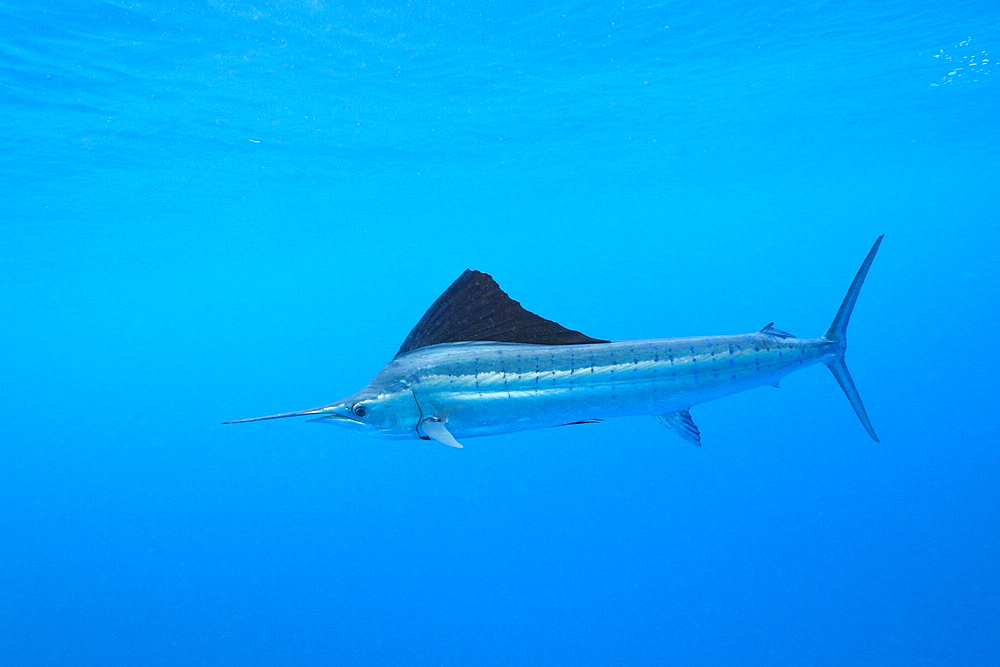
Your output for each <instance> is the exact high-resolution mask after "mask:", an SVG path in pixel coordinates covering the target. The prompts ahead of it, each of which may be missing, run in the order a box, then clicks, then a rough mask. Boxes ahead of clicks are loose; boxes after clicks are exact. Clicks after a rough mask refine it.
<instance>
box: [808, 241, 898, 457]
mask: <svg viewBox="0 0 1000 667" xmlns="http://www.w3.org/2000/svg"><path fill="white" fill-rule="evenodd" d="M884 236H885V234H882V235H881V236H879V237H878V238H877V239H875V243H874V244H873V245H872V248H871V250H869V251H868V255H867V256H866V257H865V261H863V262H862V263H861V268H859V269H858V273H857V274H856V275H855V276H854V280H853V282H851V286H850V287H849V288H848V290H847V294H846V295H845V296H844V301H843V302H842V303H841V304H840V308H839V309H838V310H837V314H836V315H835V316H834V318H833V322H832V323H831V324H830V328H829V329H827V331H826V333H825V334H824V335H823V338H824V340H827V341H830V342H831V343H835V344H836V347H835V352H834V356H833V357H831V358H830V359H829V360H827V361H826V362H825V363H826V366H827V368H829V369H830V372H831V373H833V377H834V379H836V380H837V384H839V385H840V388H841V389H842V390H843V391H844V395H845V396H847V400H848V401H850V403H851V407H852V408H854V413H855V414H856V415H857V416H858V419H859V420H861V424H862V426H864V427H865V430H866V431H867V432H868V435H870V436H871V438H872V440H874V441H875V442H878V441H879V439H878V436H877V435H876V434H875V429H874V428H873V427H872V423H871V420H870V419H869V418H868V412H867V411H866V410H865V405H864V403H862V402H861V394H859V393H858V388H857V387H856V386H855V384H854V379H853V378H852V377H851V373H850V371H848V370H847V362H846V360H845V359H844V355H845V354H846V352H847V325H848V324H849V323H850V321H851V313H853V312H854V305H855V304H856V303H857V301H858V295H860V294H861V287H862V285H864V283H865V278H866V277H867V276H868V269H870V268H871V265H872V262H874V261H875V254H876V253H877V252H878V248H879V246H880V245H881V244H882V238H883V237H884Z"/></svg>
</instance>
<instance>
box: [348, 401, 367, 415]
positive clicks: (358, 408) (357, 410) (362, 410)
mask: <svg viewBox="0 0 1000 667" xmlns="http://www.w3.org/2000/svg"><path fill="white" fill-rule="evenodd" d="M351 412H353V413H354V415H355V416H356V417H364V416H365V415H367V414H368V408H366V407H365V406H364V405H362V404H361V403H358V404H357V405H355V406H354V408H352V409H351Z"/></svg>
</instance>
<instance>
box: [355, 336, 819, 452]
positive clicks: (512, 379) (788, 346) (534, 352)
mask: <svg viewBox="0 0 1000 667" xmlns="http://www.w3.org/2000/svg"><path fill="white" fill-rule="evenodd" d="M833 347H834V344H832V343H830V342H829V341H824V340H822V339H813V340H805V339H800V338H794V337H780V336H776V335H774V334H769V333H752V334H744V335H737V336H699V337H694V338H661V339H653V340H634V341H624V342H617V343H604V344H590V345H558V346H553V345H525V344H516V343H452V344H447V345H438V346H433V347H429V348H423V349H420V350H416V351H414V352H411V353H409V354H407V355H404V356H403V357H401V358H398V359H396V360H394V361H393V362H390V364H389V365H388V366H386V368H385V369H384V370H383V371H382V372H381V373H379V375H378V376H376V378H375V380H374V381H373V382H372V384H371V385H369V387H370V390H374V391H378V388H379V387H380V386H384V385H385V384H388V385H390V386H391V385H392V384H395V383H396V382H397V379H402V380H403V382H402V383H401V384H402V386H406V387H407V388H408V389H409V391H411V392H412V393H413V397H414V400H415V402H416V403H417V404H418V405H419V406H420V408H421V411H422V412H424V413H427V414H433V415H438V416H441V417H443V418H445V419H446V420H447V423H448V430H449V431H451V432H452V433H453V434H454V435H455V437H457V438H462V437H468V436H478V435H493V434H497V433H508V432H511V431H521V430H526V429H535V428H546V427H551V426H561V425H565V424H572V423H577V422H584V423H586V422H590V421H592V420H598V419H608V418H614V417H635V416H641V415H654V416H655V415H663V414H667V413H671V412H674V411H676V410H681V409H684V408H690V407H691V406H693V405H697V404H699V403H705V402H706V401H711V400H715V399H717V398H722V397H723V396H728V395H730V394H733V393H736V392H740V391H744V390H746V389H752V388H754V387H760V386H765V385H774V384H776V383H777V382H778V381H779V380H780V379H781V378H782V377H784V376H786V375H788V374H789V373H791V372H792V371H795V370H797V369H800V368H804V367H806V366H811V365H813V364H815V363H818V362H820V361H821V360H823V359H824V358H825V357H829V356H830V355H831V354H833V351H832V349H831V348H833Z"/></svg>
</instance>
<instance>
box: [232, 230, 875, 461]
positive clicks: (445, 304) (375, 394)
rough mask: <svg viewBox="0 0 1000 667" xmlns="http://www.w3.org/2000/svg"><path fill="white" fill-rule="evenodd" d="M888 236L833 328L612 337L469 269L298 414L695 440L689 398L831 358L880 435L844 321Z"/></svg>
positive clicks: (393, 429)
mask: <svg viewBox="0 0 1000 667" xmlns="http://www.w3.org/2000/svg"><path fill="white" fill-rule="evenodd" d="M881 240H882V237H879V239H878V240H877V241H876V242H875V244H874V245H873V246H872V249H871V251H870V252H869V254H868V256H867V257H866V259H865V262H864V263H863V264H862V267H861V269H860V270H859V271H858V274H857V275H856V276H855V279H854V282H853V283H852V285H851V288H850V289H849V290H848V294H847V296H846V297H845V299H844V302H843V304H842V305H841V308H840V310H839V311H838V313H837V316H836V317H835V318H834V322H833V324H832V325H831V326H830V328H829V330H828V331H827V332H826V334H824V336H822V337H820V338H797V337H795V336H793V335H791V334H789V333H786V332H784V331H781V330H778V329H775V328H774V327H773V323H772V324H768V325H767V326H765V327H764V328H763V329H761V330H760V331H758V332H754V333H748V334H740V335H732V336H698V337H689V338H661V339H650V340H632V341H620V342H610V341H603V340H600V339H595V338H590V337H589V336H585V335H584V334H581V333H579V332H577V331H572V330H568V329H565V328H564V327H562V326H560V325H558V324H556V323H555V322H551V321H549V320H545V319H543V318H540V317H538V316H537V315H534V314H533V313H530V312H528V311H526V310H524V309H523V308H521V306H520V304H518V303H517V302H516V301H513V300H512V299H510V297H508V296H507V295H506V294H505V293H504V292H503V291H502V290H500V288H499V286H497V285H496V283H495V282H494V281H493V280H492V278H490V277H489V276H488V275H486V274H482V273H478V272H472V271H466V273H464V274H463V275H462V276H461V277H460V278H459V279H458V280H457V281H456V282H455V283H454V284H453V285H452V286H451V287H450V288H449V290H448V291H446V292H445V293H444V294H443V295H442V296H441V297H440V298H439V299H438V301H436V302H435V304H434V305H432V306H431V308H430V309H429V310H428V312H427V313H426V314H425V315H424V317H423V318H422V319H421V321H420V322H419V323H418V324H417V326H416V327H414V329H413V331H411V333H410V335H409V336H408V337H407V340H406V341H405V342H404V343H403V346H402V347H401V348H400V351H399V352H398V353H397V355H396V357H395V358H394V359H393V360H391V361H390V362H389V363H388V364H386V366H385V367H384V368H383V369H382V370H381V371H380V372H379V373H378V374H377V375H376V376H375V377H374V378H373V379H372V381H371V382H370V383H369V384H368V386H366V387H365V388H364V389H362V390H361V391H359V392H357V393H355V394H353V395H351V396H349V397H347V398H345V399H342V400H340V401H337V402H335V403H331V404H328V405H325V406H320V407H318V408H311V409H309V410H302V411H297V412H291V413H282V414H278V415H271V416H268V417H257V418H253V419H246V420H239V421H259V420H265V419H275V418H281V417H293V416H306V415H309V416H313V417H314V420H317V421H321V422H325V423H331V424H337V425H341V426H349V427H352V428H355V429H357V430H362V431H364V432H366V433H369V434H372V435H377V436H380V437H384V438H392V439H415V438H420V439H434V440H438V441H440V442H442V443H444V444H448V445H451V446H453V447H461V445H460V444H459V441H458V439H459V438H469V437H474V436H483V435H494V434H500V433H509V432H514V431H522V430H527V429H537V428H547V427H555V426H564V425H570V424H586V423H596V422H600V421H603V420H604V419H608V418H615V417H634V416H642V415H649V416H655V417H657V418H658V419H659V420H660V421H661V422H662V423H663V424H664V425H666V426H667V427H669V428H671V429H672V430H674V431H675V432H676V433H677V434H678V435H680V436H681V437H683V438H685V439H686V440H688V441H690V442H693V443H695V444H700V442H701V437H700V432H699V431H698V428H697V426H695V424H694V421H693V420H692V419H691V415H690V412H689V410H690V408H691V406H694V405H697V404H700V403H704V402H706V401H711V400H715V399H717V398H722V397H723V396H728V395H730V394H734V393H737V392H740V391H744V390H747V389H752V388H754V387H760V386H766V385H775V386H776V385H777V383H778V381H779V380H780V379H781V378H783V377H784V376H786V375H788V374H789V373H792V372H793V371H796V370H799V369H801V368H805V367H807V366H812V365H814V364H817V363H824V364H826V365H827V366H828V367H829V368H830V369H831V371H833V374H834V377H835V378H836V379H837V381H838V382H839V383H840V385H841V387H842V388H843V389H844V392H845V393H846V394H847V396H848V399H849V400H850V401H851V404H852V406H853V407H854V409H855V412H856V413H857V415H858V417H859V419H861V421H862V424H863V425H864V426H865V428H866V429H867V430H868V432H869V435H871V437H872V438H873V439H875V440H877V439H878V438H877V437H876V436H875V432H874V429H873V428H872V427H871V423H870V421H869V420H868V416H867V413H866V412H865V409H864V406H863V405H862V403H861V399H860V396H859V395H858V393H857V390H856V389H855V387H854V383H853V380H851V377H850V374H849V373H848V371H847V366H846V364H845V363H844V352H845V350H846V347H847V344H846V332H847V324H848V321H849V319H850V315H851V312H852V311H853V308H854V303H855V302H856V300H857V297H858V294H859V293H860V289H861V285H862V283H863V282H864V279H865V276H866V275H867V272H868V268H869V267H870V266H871V263H872V260H873V259H874V256H875V253H876V252H877V250H878V247H879V244H880V242H881Z"/></svg>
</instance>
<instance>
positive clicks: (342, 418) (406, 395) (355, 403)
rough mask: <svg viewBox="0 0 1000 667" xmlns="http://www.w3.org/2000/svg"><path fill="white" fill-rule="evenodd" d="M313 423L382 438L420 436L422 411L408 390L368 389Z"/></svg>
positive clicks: (331, 407)
mask: <svg viewBox="0 0 1000 667" xmlns="http://www.w3.org/2000/svg"><path fill="white" fill-rule="evenodd" d="M314 414H315V415H316V416H315V418H314V419H311V420H310V421H316V422H320V423H323V424H333V425H335V426H343V427H346V428H349V429H351V430H353V431H357V432H359V433H365V434H366V435H373V436H377V437H381V438H391V439H402V438H415V437H417V423H418V422H419V421H420V408H419V407H418V406H417V402H416V400H414V398H413V392H411V391H410V390H409V388H407V387H403V386H399V387H393V388H391V389H386V388H377V387H366V388H364V389H362V390H361V391H359V392H357V393H355V394H352V395H350V396H348V397H347V398H344V399H342V400H340V401H337V402H335V403H331V404H329V405H325V406H323V407H322V408H319V409H318V411H317V412H315V413H314Z"/></svg>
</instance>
